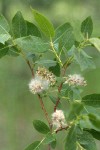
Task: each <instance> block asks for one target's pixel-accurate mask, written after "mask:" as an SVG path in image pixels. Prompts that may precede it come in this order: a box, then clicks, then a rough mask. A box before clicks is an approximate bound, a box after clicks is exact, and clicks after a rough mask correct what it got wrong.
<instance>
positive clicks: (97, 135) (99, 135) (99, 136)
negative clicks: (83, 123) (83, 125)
mask: <svg viewBox="0 0 100 150" xmlns="http://www.w3.org/2000/svg"><path fill="white" fill-rule="evenodd" d="M86 131H88V132H89V133H90V134H92V136H93V137H94V138H95V139H97V140H100V132H99V131H96V130H94V129H91V130H87V129H86Z"/></svg>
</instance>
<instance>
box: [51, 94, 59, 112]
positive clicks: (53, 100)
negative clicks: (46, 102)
mask: <svg viewBox="0 0 100 150" xmlns="http://www.w3.org/2000/svg"><path fill="white" fill-rule="evenodd" d="M49 98H50V100H51V101H52V102H53V103H54V104H55V105H56V102H57V98H56V97H54V96H51V95H49ZM57 108H59V109H61V102H59V104H58V105H57Z"/></svg>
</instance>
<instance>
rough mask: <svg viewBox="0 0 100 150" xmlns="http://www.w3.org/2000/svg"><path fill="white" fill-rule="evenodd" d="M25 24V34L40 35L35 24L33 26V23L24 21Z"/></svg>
mask: <svg viewBox="0 0 100 150" xmlns="http://www.w3.org/2000/svg"><path fill="white" fill-rule="evenodd" d="M26 24H27V36H29V35H33V36H37V37H41V33H40V31H39V29H38V28H37V26H35V25H34V24H33V23H31V22H28V21H26Z"/></svg>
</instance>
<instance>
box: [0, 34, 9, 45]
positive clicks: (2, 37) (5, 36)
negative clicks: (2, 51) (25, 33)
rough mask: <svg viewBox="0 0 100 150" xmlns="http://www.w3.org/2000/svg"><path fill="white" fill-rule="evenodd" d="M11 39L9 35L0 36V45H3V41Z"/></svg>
mask: <svg viewBox="0 0 100 150" xmlns="http://www.w3.org/2000/svg"><path fill="white" fill-rule="evenodd" d="M10 38H11V36H10V34H0V43H2V44H5V41H7V40H9V39H10Z"/></svg>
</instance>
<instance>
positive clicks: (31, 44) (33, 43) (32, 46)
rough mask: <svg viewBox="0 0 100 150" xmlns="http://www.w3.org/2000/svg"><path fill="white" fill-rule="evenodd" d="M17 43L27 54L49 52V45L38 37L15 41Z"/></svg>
mask: <svg viewBox="0 0 100 150" xmlns="http://www.w3.org/2000/svg"><path fill="white" fill-rule="evenodd" d="M15 43H16V44H17V45H18V47H19V48H21V49H22V50H23V51H26V52H30V51H31V52H33V53H43V52H46V51H47V50H49V44H48V43H45V42H44V41H43V40H42V39H41V38H39V37H36V36H27V37H22V38H18V39H16V40H15Z"/></svg>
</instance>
